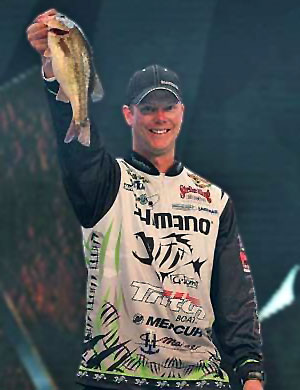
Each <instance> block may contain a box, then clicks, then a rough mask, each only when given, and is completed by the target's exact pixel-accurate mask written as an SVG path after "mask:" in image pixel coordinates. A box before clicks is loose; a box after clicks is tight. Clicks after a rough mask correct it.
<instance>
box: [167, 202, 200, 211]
mask: <svg viewBox="0 0 300 390" xmlns="http://www.w3.org/2000/svg"><path fill="white" fill-rule="evenodd" d="M172 209H174V210H182V211H189V210H195V209H196V206H194V205H193V204H183V203H172Z"/></svg>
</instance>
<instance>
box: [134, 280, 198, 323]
mask: <svg viewBox="0 0 300 390" xmlns="http://www.w3.org/2000/svg"><path fill="white" fill-rule="evenodd" d="M131 287H133V288H135V289H136V290H135V292H134V294H133V295H132V298H131V299H132V300H133V301H138V302H144V303H147V304H152V305H153V304H155V305H160V306H164V307H168V308H169V310H171V311H173V312H174V313H178V314H183V315H189V316H194V317H195V318H196V320H203V319H204V317H205V312H204V310H203V308H202V307H201V306H200V301H199V298H196V297H192V296H190V295H189V293H186V292H179V291H170V290H164V289H163V288H161V287H159V286H152V285H151V284H150V283H145V282H139V281H136V280H134V281H133V282H132V283H131Z"/></svg>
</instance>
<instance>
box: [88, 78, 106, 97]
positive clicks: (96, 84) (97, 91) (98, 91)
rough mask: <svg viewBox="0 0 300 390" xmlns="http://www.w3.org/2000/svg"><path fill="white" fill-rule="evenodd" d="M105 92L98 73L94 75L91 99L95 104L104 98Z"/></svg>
mask: <svg viewBox="0 0 300 390" xmlns="http://www.w3.org/2000/svg"><path fill="white" fill-rule="evenodd" d="M103 95H104V90H103V87H102V84H101V81H100V79H99V76H98V75H97V73H96V72H95V73H94V78H93V85H92V92H91V99H92V101H93V102H98V101H99V100H101V99H102V98H103Z"/></svg>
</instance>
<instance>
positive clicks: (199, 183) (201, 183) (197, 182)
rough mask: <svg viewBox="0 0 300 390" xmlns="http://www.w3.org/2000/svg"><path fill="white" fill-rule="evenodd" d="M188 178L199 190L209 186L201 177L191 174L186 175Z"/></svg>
mask: <svg viewBox="0 0 300 390" xmlns="http://www.w3.org/2000/svg"><path fill="white" fill-rule="evenodd" d="M188 176H189V177H190V178H191V179H192V180H193V182H194V183H195V185H196V186H197V187H199V188H205V187H210V186H211V183H210V182H209V181H208V180H206V179H204V178H203V177H201V176H198V175H195V174H193V173H188Z"/></svg>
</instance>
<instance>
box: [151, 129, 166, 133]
mask: <svg viewBox="0 0 300 390" xmlns="http://www.w3.org/2000/svg"><path fill="white" fill-rule="evenodd" d="M150 131H151V133H154V134H165V133H167V132H168V129H150Z"/></svg>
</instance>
